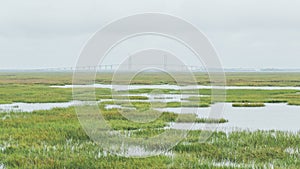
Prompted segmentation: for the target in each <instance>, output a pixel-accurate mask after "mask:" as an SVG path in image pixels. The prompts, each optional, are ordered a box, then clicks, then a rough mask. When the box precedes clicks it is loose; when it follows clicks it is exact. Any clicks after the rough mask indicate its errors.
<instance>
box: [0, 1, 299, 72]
mask: <svg viewBox="0 0 300 169" xmlns="http://www.w3.org/2000/svg"><path fill="white" fill-rule="evenodd" d="M299 9H300V1H299V0H288V1H287V0H205V1H204V0H165V1H163V0H106V1H104V0H82V1H76V0H43V1H41V0H26V1H19V0H0V58H1V61H0V69H15V68H19V69H20V68H50V67H71V66H74V65H75V64H76V61H77V58H78V55H79V53H80V50H81V48H82V47H83V45H84V44H85V42H86V41H87V40H88V39H89V37H90V36H92V35H93V33H95V32H96V31H97V30H99V29H100V28H101V27H102V26H104V25H105V24H108V23H109V22H111V21H112V20H115V19H118V18H121V17H124V16H128V15H132V14H137V13H143V12H163V13H168V14H172V15H175V16H179V17H181V18H183V19H185V20H187V21H189V22H190V23H192V24H194V25H195V26H197V27H198V28H199V29H200V30H201V31H202V32H204V33H205V34H206V35H207V36H208V38H209V39H210V40H211V42H212V43H213V44H214V46H215V47H216V49H217V51H218V53H219V57H220V60H221V62H222V64H223V67H225V68H232V67H234V68H300V10H299ZM150 47H151V46H150Z"/></svg>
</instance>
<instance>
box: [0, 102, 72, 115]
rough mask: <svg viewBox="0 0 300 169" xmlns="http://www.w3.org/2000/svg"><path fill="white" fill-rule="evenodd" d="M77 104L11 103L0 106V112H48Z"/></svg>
mask: <svg viewBox="0 0 300 169" xmlns="http://www.w3.org/2000/svg"><path fill="white" fill-rule="evenodd" d="M77 103H78V102H76V101H72V102H65V103H12V104H0V112H9V111H14V112H32V111H35V110H50V109H53V108H56V107H58V108H66V107H70V106H73V105H75V104H77Z"/></svg>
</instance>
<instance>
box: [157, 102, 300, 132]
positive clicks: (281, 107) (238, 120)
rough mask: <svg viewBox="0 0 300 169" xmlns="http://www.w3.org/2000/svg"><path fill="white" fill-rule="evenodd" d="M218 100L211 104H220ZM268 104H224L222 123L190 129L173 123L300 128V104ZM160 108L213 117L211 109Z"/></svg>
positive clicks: (227, 127)
mask: <svg viewBox="0 0 300 169" xmlns="http://www.w3.org/2000/svg"><path fill="white" fill-rule="evenodd" d="M220 104H222V103H219V105H218V104H215V105H212V106H220ZM265 105H266V106H265V107H232V104H231V103H224V111H223V114H222V118H225V119H227V120H229V122H228V123H222V124H201V123H200V124H194V126H193V127H192V128H190V124H188V123H173V124H172V123H171V125H170V128H173V129H192V130H199V129H215V130H217V131H225V132H230V131H235V130H249V131H256V130H279V131H288V132H298V131H300V122H299V120H300V107H299V106H290V105H287V104H284V103H280V104H265ZM157 110H159V111H168V112H174V113H195V114H197V116H198V117H199V118H209V117H211V115H210V111H211V107H209V108H163V109H157Z"/></svg>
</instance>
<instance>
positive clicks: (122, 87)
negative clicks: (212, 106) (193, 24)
mask: <svg viewBox="0 0 300 169" xmlns="http://www.w3.org/2000/svg"><path fill="white" fill-rule="evenodd" d="M51 87H55V88H73V87H74V88H91V87H92V88H108V89H114V90H116V91H124V90H135V89H174V90H189V89H212V88H214V89H218V88H221V89H250V90H251V89H252V90H255V89H257V90H300V87H292V86H290V87H279V86H226V87H219V86H201V85H197V86H178V85H129V86H128V85H110V84H94V85H64V86H51Z"/></svg>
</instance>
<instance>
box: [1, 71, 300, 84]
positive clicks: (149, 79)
mask: <svg viewBox="0 0 300 169" xmlns="http://www.w3.org/2000/svg"><path fill="white" fill-rule="evenodd" d="M194 75H195V79H196V82H197V83H198V84H199V85H210V80H209V77H208V75H207V74H206V73H194ZM225 75H226V81H227V85H228V86H300V73H298V72H295V73H286V72H283V73H281V72H276V73H267V72H253V73H247V72H243V73H232V72H231V73H228V72H227V73H225ZM127 76H128V75H126V73H124V75H123V78H124V79H126V78H127ZM176 76H178V77H179V79H182V80H183V82H185V83H187V84H190V83H191V82H190V81H189V80H187V81H184V79H187V78H185V77H186V76H187V74H185V73H178V74H177V75H176ZM72 77H73V73H72V72H0V84H46V85H64V84H72ZM111 79H112V73H103V72H102V73H97V76H96V79H95V82H96V83H101V84H110V83H111ZM188 79H190V78H188ZM115 80H116V81H115V82H116V83H121V81H119V82H118V79H115ZM131 83H132V84H176V82H175V81H174V79H172V78H171V77H169V76H168V75H166V74H163V73H150V72H148V73H143V74H139V76H137V77H136V78H134V79H133V80H132V82H131Z"/></svg>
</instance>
